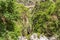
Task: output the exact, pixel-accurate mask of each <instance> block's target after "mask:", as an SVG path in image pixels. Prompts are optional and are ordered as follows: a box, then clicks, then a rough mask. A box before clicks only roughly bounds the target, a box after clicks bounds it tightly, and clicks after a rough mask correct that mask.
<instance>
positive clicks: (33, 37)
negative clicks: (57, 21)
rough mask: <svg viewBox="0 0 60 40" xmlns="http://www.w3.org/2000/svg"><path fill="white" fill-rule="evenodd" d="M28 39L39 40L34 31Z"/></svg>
mask: <svg viewBox="0 0 60 40" xmlns="http://www.w3.org/2000/svg"><path fill="white" fill-rule="evenodd" d="M30 40H39V39H38V36H37V34H36V33H34V34H32V35H31V37H30Z"/></svg>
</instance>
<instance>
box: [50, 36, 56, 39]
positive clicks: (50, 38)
mask: <svg viewBox="0 0 60 40" xmlns="http://www.w3.org/2000/svg"><path fill="white" fill-rule="evenodd" d="M49 40H57V38H56V37H54V36H53V37H50V38H49Z"/></svg>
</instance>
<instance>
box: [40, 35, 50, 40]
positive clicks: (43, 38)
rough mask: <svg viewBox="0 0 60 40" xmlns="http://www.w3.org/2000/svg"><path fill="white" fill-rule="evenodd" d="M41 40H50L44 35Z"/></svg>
mask: <svg viewBox="0 0 60 40" xmlns="http://www.w3.org/2000/svg"><path fill="white" fill-rule="evenodd" d="M39 40H49V39H48V38H47V37H46V36H44V35H40V38H39Z"/></svg>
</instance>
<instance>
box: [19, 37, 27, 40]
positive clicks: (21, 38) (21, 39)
mask: <svg viewBox="0 0 60 40" xmlns="http://www.w3.org/2000/svg"><path fill="white" fill-rule="evenodd" d="M18 40H27V39H26V37H25V36H19V39H18Z"/></svg>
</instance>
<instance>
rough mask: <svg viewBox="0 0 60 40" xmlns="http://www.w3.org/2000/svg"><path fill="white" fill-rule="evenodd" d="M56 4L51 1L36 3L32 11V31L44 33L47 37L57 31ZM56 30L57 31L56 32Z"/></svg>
mask: <svg viewBox="0 0 60 40" xmlns="http://www.w3.org/2000/svg"><path fill="white" fill-rule="evenodd" d="M56 7H57V8H58V6H56V3H54V2H52V1H46V2H40V3H38V2H37V3H36V6H35V8H34V9H33V17H32V21H33V24H32V25H33V31H34V32H40V33H44V34H45V35H47V36H52V35H55V34H57V32H58V33H60V31H59V26H58V25H60V24H59V18H58V16H57V14H59V13H56V10H58V9H57V8H56ZM57 30H58V31H57Z"/></svg>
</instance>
